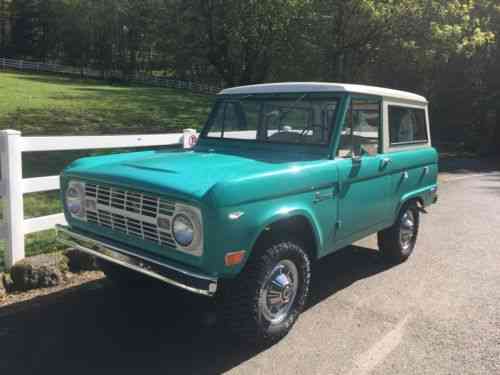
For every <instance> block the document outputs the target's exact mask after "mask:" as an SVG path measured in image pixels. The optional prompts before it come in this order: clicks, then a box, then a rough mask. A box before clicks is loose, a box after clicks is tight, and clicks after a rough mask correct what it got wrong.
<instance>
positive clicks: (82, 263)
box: [64, 249, 99, 272]
mask: <svg viewBox="0 0 500 375" xmlns="http://www.w3.org/2000/svg"><path fill="white" fill-rule="evenodd" d="M64 255H66V256H67V257H68V265H69V269H70V271H71V272H81V271H95V270H98V269H99V267H98V266H97V263H96V258H95V257H93V256H92V255H89V254H87V253H84V252H83V251H79V250H77V249H69V250H66V251H65V252H64Z"/></svg>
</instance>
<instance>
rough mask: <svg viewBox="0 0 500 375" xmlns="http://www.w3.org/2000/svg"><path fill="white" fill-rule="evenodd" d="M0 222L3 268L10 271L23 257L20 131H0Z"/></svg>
mask: <svg viewBox="0 0 500 375" xmlns="http://www.w3.org/2000/svg"><path fill="white" fill-rule="evenodd" d="M0 140H1V150H2V152H1V159H2V160H1V163H2V182H3V185H4V193H5V195H4V196H3V220H4V223H5V226H6V245H7V246H6V249H5V265H6V266H7V268H10V267H11V266H12V265H13V264H14V263H16V262H17V261H19V260H21V259H23V258H24V204H23V173H22V168H23V167H22V145H21V132H19V131H17V130H10V129H7V130H2V131H0Z"/></svg>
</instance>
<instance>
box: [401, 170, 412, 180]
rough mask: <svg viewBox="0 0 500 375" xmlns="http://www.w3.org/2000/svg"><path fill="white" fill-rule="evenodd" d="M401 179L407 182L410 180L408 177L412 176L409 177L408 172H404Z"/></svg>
mask: <svg viewBox="0 0 500 375" xmlns="http://www.w3.org/2000/svg"><path fill="white" fill-rule="evenodd" d="M401 177H402V178H403V180H407V179H408V177H410V176H409V175H408V171H404V172H403V174H402V176H401Z"/></svg>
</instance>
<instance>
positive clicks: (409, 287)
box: [0, 162, 500, 375]
mask: <svg viewBox="0 0 500 375" xmlns="http://www.w3.org/2000/svg"><path fill="white" fill-rule="evenodd" d="M467 163H469V162H462V163H457V164H456V165H454V164H453V163H448V164H445V168H446V169H447V173H444V174H443V175H442V177H441V180H442V181H443V183H442V184H441V186H440V201H439V203H438V204H437V205H435V206H434V207H432V208H431V209H430V210H429V215H426V216H424V217H423V219H422V227H421V232H420V238H419V241H418V244H417V249H416V252H415V253H414V255H413V256H412V257H411V258H410V259H409V260H408V261H407V262H406V263H404V264H401V265H398V266H394V267H389V266H387V265H386V264H384V263H383V262H381V261H380V260H379V258H378V256H377V252H376V244H375V242H374V239H373V238H369V239H367V240H364V241H362V242H360V243H358V244H356V246H352V247H349V248H346V249H343V250H341V251H339V252H337V253H336V254H334V255H332V256H329V257H327V258H326V259H324V260H323V261H321V262H320V263H318V264H317V266H316V269H315V271H314V272H315V277H314V280H313V288H312V298H311V301H310V304H309V306H308V308H307V310H306V311H305V312H304V313H303V315H302V317H301V318H300V320H299V321H298V323H297V325H296V326H295V328H294V329H293V331H292V333H291V334H290V335H288V337H286V338H285V339H284V340H283V341H281V342H280V343H278V344H277V345H275V346H273V347H271V348H267V349H256V348H252V347H249V346H247V345H244V344H241V343H239V342H238V341H235V340H234V339H231V338H230V337H229V336H227V335H225V333H224V332H221V330H219V329H218V328H217V327H216V325H214V324H213V320H214V315H213V314H211V313H209V312H210V311H213V310H214V309H213V303H212V301H211V300H208V299H205V298H203V297H196V296H192V295H189V294H186V293H184V292H181V291H176V290H173V289H171V288H164V287H155V288H152V289H151V290H148V291H147V292H144V291H131V292H126V293H125V292H120V291H119V290H117V289H116V288H114V287H113V286H112V285H109V284H108V283H107V282H106V281H102V280H101V281H94V282H91V283H88V284H86V285H84V286H82V287H78V288H74V289H72V290H69V291H65V292H61V293H60V294H55V295H51V296H44V297H39V298H37V299H35V300H31V301H27V302H21V303H18V304H17V305H13V306H7V307H4V308H0V373H2V374H16V375H17V374H32V373H39V374H52V373H63V372H64V373H68V374H93V375H94V374H101V373H102V374H104V373H106V374H121V375H125V374H141V375H143V374H160V373H161V374H217V373H222V372H226V371H228V372H230V373H234V374H280V375H281V374H433V375H434V374H500V172H498V171H497V168H496V167H495V165H494V164H489V163H484V162H470V163H469V164H467ZM207 312H208V313H207Z"/></svg>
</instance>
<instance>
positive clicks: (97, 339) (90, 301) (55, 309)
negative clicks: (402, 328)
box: [0, 246, 390, 375]
mask: <svg viewBox="0 0 500 375" xmlns="http://www.w3.org/2000/svg"><path fill="white" fill-rule="evenodd" d="M389 267H390V265H388V264H386V263H384V262H382V261H381V260H380V258H379V256H378V254H377V252H376V251H375V250H373V249H368V248H364V247H358V246H351V247H348V248H345V249H342V250H340V251H338V252H336V253H335V254H333V255H331V256H328V257H326V258H324V259H323V260H322V261H320V262H318V263H317V264H316V265H315V268H314V278H313V281H312V288H311V298H310V302H309V304H308V307H307V308H310V307H312V306H314V305H316V304H318V303H321V302H322V301H324V300H325V299H327V298H329V297H331V296H332V295H334V294H335V293H336V292H337V291H339V290H342V289H344V288H346V287H348V286H349V285H351V284H353V283H354V282H356V281H358V280H361V279H364V278H367V277H370V276H372V275H374V274H377V273H379V272H383V271H384V270H386V269H388V268H389ZM214 311H215V301H214V300H212V299H208V298H205V297H198V296H194V295H191V294H188V293H185V292H183V291H180V290H176V289H173V288H170V287H164V286H159V285H156V286H154V287H152V288H148V289H146V290H128V291H123V290H119V289H117V288H116V287H114V286H112V285H111V284H109V283H108V282H107V281H106V280H105V279H104V280H101V281H94V282H90V283H87V284H85V285H83V286H80V287H75V288H73V289H72V290H69V291H68V290H67V291H64V292H59V293H56V294H53V295H50V296H44V297H39V298H37V299H34V300H31V301H28V302H22V303H18V304H16V305H13V306H12V305H11V306H7V307H4V308H2V309H0V371H1V370H9V372H6V371H5V373H15V374H32V373H35V372H36V373H59V372H61V373H62V372H66V373H71V374H87V375H88V374H100V373H106V374H115V373H116V374H120V375H124V374H137V373H140V374H149V373H155V374H156V373H173V374H216V373H221V372H224V371H227V370H229V369H231V368H233V367H235V366H238V365H239V364H240V363H242V362H244V361H246V360H248V359H249V358H251V357H253V356H255V355H256V354H258V353H259V352H260V351H262V350H265V349H263V348H256V347H252V346H249V345H247V344H244V343H240V342H239V341H238V340H237V339H235V338H233V337H231V336H229V335H228V334H226V333H225V332H224V330H223V329H222V328H219V326H218V325H217V324H214V320H215V317H216V315H215V313H214ZM306 313H307V312H306ZM278 345H279V344H278Z"/></svg>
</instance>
